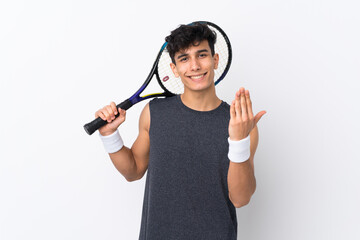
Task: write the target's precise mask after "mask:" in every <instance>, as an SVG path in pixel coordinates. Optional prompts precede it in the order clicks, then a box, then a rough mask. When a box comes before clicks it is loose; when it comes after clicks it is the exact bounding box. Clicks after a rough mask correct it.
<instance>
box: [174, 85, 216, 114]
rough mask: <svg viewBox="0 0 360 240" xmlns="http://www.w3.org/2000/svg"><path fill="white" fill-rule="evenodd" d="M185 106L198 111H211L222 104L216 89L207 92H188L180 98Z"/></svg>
mask: <svg viewBox="0 0 360 240" xmlns="http://www.w3.org/2000/svg"><path fill="white" fill-rule="evenodd" d="M180 98H181V101H182V102H183V104H184V105H185V106H187V107H189V108H191V109H194V110H196V111H211V110H214V109H215V108H217V107H218V106H219V105H220V104H221V100H220V99H219V98H218V97H217V96H216V93H215V89H213V90H212V91H206V92H193V91H186V90H185V92H184V93H183V94H181V96H180Z"/></svg>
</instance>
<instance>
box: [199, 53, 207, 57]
mask: <svg viewBox="0 0 360 240" xmlns="http://www.w3.org/2000/svg"><path fill="white" fill-rule="evenodd" d="M206 56H207V54H206V53H200V55H199V57H201V58H203V57H206Z"/></svg>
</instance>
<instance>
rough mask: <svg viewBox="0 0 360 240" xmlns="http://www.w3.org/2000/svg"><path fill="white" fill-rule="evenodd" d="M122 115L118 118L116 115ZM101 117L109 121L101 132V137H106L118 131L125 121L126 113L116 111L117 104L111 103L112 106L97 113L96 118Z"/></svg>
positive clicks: (119, 110) (100, 129)
mask: <svg viewBox="0 0 360 240" xmlns="http://www.w3.org/2000/svg"><path fill="white" fill-rule="evenodd" d="M118 113H119V114H120V116H118V117H117V118H115V115H117V114H118ZM97 117H100V118H101V119H102V120H104V121H107V122H108V123H107V124H106V125H104V126H102V127H101V128H99V132H100V134H101V135H103V136H106V135H110V134H112V133H114V132H115V131H116V129H118V127H119V126H120V125H121V124H122V123H123V122H124V121H125V118H126V111H125V110H123V109H121V108H119V109H116V104H115V103H114V102H111V103H110V105H107V106H105V107H103V108H102V109H100V110H98V111H97V112H96V113H95V118H97Z"/></svg>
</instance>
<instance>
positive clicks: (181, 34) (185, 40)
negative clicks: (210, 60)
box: [165, 23, 216, 64]
mask: <svg viewBox="0 0 360 240" xmlns="http://www.w3.org/2000/svg"><path fill="white" fill-rule="evenodd" d="M203 40H207V41H208V43H209V46H210V50H211V55H213V56H214V54H215V50H214V44H215V42H216V33H215V32H213V31H211V30H210V28H209V27H208V26H207V25H206V24H202V23H194V24H191V25H180V26H179V27H178V28H177V29H175V30H173V31H172V32H171V34H170V35H169V36H167V37H166V38H165V41H166V42H168V44H167V46H166V49H167V51H168V52H169V55H170V57H171V60H172V62H173V63H174V64H175V58H174V57H175V54H176V53H177V52H179V51H180V50H184V49H187V48H188V47H189V46H190V45H191V44H192V45H193V46H197V45H198V44H200V42H202V41H203Z"/></svg>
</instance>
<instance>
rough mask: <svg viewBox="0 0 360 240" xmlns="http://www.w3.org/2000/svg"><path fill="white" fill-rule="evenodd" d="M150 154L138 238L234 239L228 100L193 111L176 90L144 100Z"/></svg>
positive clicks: (144, 239) (159, 239) (234, 216)
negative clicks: (229, 188) (173, 94)
mask: <svg viewBox="0 0 360 240" xmlns="http://www.w3.org/2000/svg"><path fill="white" fill-rule="evenodd" d="M149 107H150V130H149V136H150V154H149V164H148V169H147V176H146V183H145V193H144V201H143V209H142V219H141V227H140V234H139V240H193V239H194V240H202V239H204V240H205V239H206V240H236V238H237V218H236V209H235V207H234V205H233V204H232V202H231V201H230V199H229V192H228V185H227V174H228V169H229V159H228V157H227V153H228V147H229V145H228V141H227V138H228V136H229V133H228V125H229V120H230V106H229V105H228V104H227V103H225V102H224V101H222V103H221V104H220V106H219V107H217V108H216V109H214V110H211V111H204V112H202V111H196V110H193V109H191V108H189V107H187V106H186V105H184V104H183V102H182V100H181V98H180V96H179V95H178V96H174V97H170V98H164V99H153V100H152V101H150V104H149Z"/></svg>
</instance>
